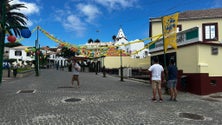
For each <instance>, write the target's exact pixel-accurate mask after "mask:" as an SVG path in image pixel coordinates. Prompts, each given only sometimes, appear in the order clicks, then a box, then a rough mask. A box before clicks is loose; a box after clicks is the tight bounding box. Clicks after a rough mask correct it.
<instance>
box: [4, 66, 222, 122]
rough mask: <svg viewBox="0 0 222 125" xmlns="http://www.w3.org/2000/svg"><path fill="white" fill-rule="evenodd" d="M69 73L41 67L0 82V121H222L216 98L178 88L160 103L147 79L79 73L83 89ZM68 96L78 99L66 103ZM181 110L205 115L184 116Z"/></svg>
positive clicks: (218, 102)
mask: <svg viewBox="0 0 222 125" xmlns="http://www.w3.org/2000/svg"><path fill="white" fill-rule="evenodd" d="M71 76H72V73H70V72H67V71H59V70H55V69H44V70H41V71H40V76H39V77H36V76H35V74H33V75H31V76H27V77H24V78H18V79H6V80H4V82H3V83H2V84H1V86H0V125H197V124H200V125H221V124H222V118H221V117H222V101H221V99H220V98H211V97H210V96H208V95H207V96H198V95H194V94H190V93H184V92H179V95H178V102H172V101H167V100H168V99H169V95H164V96H163V99H164V101H163V102H162V103H159V102H157V103H154V102H152V101H151V96H152V90H151V86H150V85H149V84H147V83H143V82H138V81H135V80H130V79H124V82H121V81H120V78H118V77H113V76H109V75H107V77H105V78H104V77H103V76H102V74H100V73H99V74H98V75H96V74H95V73H86V72H81V73H80V84H81V87H80V88H77V87H76V86H75V88H72V87H71ZM19 90H25V92H24V93H18V91H19ZM30 90H34V93H31V92H30ZM216 94H217V95H221V93H216ZM71 98H74V99H81V100H80V101H73V102H70V101H67V99H71ZM180 113H191V114H197V115H200V116H203V117H204V119H201V120H197V119H192V118H184V117H181V115H180Z"/></svg>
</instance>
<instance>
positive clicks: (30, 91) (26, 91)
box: [17, 90, 36, 93]
mask: <svg viewBox="0 0 222 125" xmlns="http://www.w3.org/2000/svg"><path fill="white" fill-rule="evenodd" d="M35 91H36V90H19V91H17V93H35Z"/></svg>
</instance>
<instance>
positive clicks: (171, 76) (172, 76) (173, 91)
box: [167, 59, 178, 101]
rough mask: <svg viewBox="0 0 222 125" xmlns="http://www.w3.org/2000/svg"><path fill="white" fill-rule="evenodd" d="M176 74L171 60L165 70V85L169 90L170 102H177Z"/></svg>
mask: <svg viewBox="0 0 222 125" xmlns="http://www.w3.org/2000/svg"><path fill="white" fill-rule="evenodd" d="M177 72H178V71H177V67H176V65H175V62H174V60H173V59H171V60H170V62H169V66H168V68H167V79H168V81H167V83H168V88H169V89H170V101H177V99H176V97H177V88H176V87H177Z"/></svg>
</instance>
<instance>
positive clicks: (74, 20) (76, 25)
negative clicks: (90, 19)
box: [57, 15, 86, 37]
mask: <svg viewBox="0 0 222 125" xmlns="http://www.w3.org/2000/svg"><path fill="white" fill-rule="evenodd" d="M57 20H58V21H60V22H61V23H62V25H63V26H64V28H65V29H67V30H69V31H74V32H75V33H76V36H79V37H81V36H83V35H84V31H85V30H86V28H85V24H84V23H83V22H82V21H81V19H80V18H79V17H77V16H76V15H68V16H67V17H66V18H63V19H62V20H61V18H57Z"/></svg>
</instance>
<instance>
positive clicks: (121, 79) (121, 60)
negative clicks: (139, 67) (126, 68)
mask: <svg viewBox="0 0 222 125" xmlns="http://www.w3.org/2000/svg"><path fill="white" fill-rule="evenodd" d="M122 64H123V59H122V49H120V81H123V66H122Z"/></svg>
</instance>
